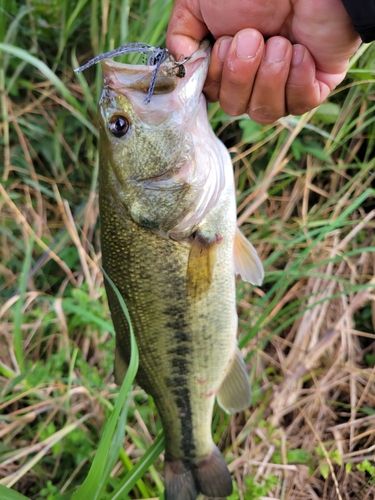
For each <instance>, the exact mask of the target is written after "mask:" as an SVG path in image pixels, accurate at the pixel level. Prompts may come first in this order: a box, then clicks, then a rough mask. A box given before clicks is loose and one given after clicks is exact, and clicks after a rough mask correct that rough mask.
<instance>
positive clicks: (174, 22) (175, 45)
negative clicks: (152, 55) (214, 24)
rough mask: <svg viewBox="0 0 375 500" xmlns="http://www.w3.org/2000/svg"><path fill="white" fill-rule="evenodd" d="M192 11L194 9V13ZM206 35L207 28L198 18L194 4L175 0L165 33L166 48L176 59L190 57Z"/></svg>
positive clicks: (198, 13)
mask: <svg viewBox="0 0 375 500" xmlns="http://www.w3.org/2000/svg"><path fill="white" fill-rule="evenodd" d="M192 9H194V10H195V9H196V12H194V11H193V10H192ZM207 34H208V28H207V26H206V24H205V23H204V22H203V19H202V18H201V16H200V11H199V7H198V5H197V4H196V3H195V2H189V5H187V2H186V0H176V2H175V4H174V7H173V11H172V15H171V18H170V20H169V25H168V31H167V48H168V50H169V51H170V52H171V54H172V55H173V56H174V57H175V58H176V59H178V58H179V57H180V56H181V55H183V56H184V57H187V56H190V55H191V54H192V53H193V52H195V51H196V50H197V49H198V47H199V43H200V41H201V40H203V38H204V37H205V36H206V35H207Z"/></svg>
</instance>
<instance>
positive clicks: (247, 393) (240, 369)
mask: <svg viewBox="0 0 375 500" xmlns="http://www.w3.org/2000/svg"><path fill="white" fill-rule="evenodd" d="M217 401H218V403H219V405H220V406H221V408H223V410H224V411H226V412H227V413H236V412H239V411H243V410H246V408H248V407H249V406H250V404H251V385H250V381H249V376H248V374H247V371H246V366H245V362H244V360H243V358H242V354H241V351H240V350H239V349H238V347H237V348H236V351H235V356H234V358H233V360H232V361H231V365H230V366H229V369H228V372H227V374H226V377H225V379H224V381H223V383H222V384H221V387H220V389H219V391H218V393H217Z"/></svg>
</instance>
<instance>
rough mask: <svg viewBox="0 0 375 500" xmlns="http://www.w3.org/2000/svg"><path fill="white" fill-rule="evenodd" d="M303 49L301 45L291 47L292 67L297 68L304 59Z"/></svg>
mask: <svg viewBox="0 0 375 500" xmlns="http://www.w3.org/2000/svg"><path fill="white" fill-rule="evenodd" d="M304 55H305V49H304V47H302V45H293V55H292V66H299V65H300V64H301V63H302V61H303V58H304Z"/></svg>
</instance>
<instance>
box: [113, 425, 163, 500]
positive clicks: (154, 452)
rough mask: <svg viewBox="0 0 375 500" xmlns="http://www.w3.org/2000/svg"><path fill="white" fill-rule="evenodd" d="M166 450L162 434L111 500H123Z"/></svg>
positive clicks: (125, 478) (126, 477)
mask: <svg viewBox="0 0 375 500" xmlns="http://www.w3.org/2000/svg"><path fill="white" fill-rule="evenodd" d="M163 450H164V434H163V433H162V432H161V433H160V434H159V436H158V437H157V438H156V439H155V441H154V443H153V444H152V446H150V448H149V449H148V450H147V452H146V453H145V454H144V455H143V457H142V458H141V459H140V460H139V462H138V463H137V465H135V466H134V468H133V469H132V470H131V471H130V472H129V473H128V474H126V476H125V477H124V479H123V480H122V481H121V483H120V484H119V485H118V487H117V488H116V490H115V491H114V492H113V493H112V494H111V495H110V496H109V498H110V500H122V498H123V496H124V495H126V494H127V493H129V492H130V491H131V490H132V489H133V488H134V486H135V484H136V483H137V481H138V479H139V478H141V477H142V476H143V474H144V473H145V472H146V471H147V469H148V468H149V467H150V465H152V464H153V463H154V462H155V460H156V459H157V458H158V456H159V455H160V453H162V452H163Z"/></svg>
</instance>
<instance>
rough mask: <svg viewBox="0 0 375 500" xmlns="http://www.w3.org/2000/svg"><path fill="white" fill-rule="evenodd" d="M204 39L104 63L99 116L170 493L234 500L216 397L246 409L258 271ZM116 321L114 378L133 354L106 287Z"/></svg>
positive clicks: (105, 215)
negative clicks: (194, 46) (248, 313)
mask: <svg viewBox="0 0 375 500" xmlns="http://www.w3.org/2000/svg"><path fill="white" fill-rule="evenodd" d="M209 54H210V48H209V45H208V43H204V44H202V45H201V47H200V49H199V50H198V51H197V52H195V53H194V54H193V56H192V57H191V58H190V60H189V61H188V62H187V63H186V64H185V66H184V67H185V70H184V71H183V72H182V71H181V67H180V66H179V67H178V66H176V64H173V61H171V60H167V61H165V62H164V63H163V64H162V65H161V66H160V69H159V71H158V72H157V77H156V80H155V82H154V83H155V86H154V88H153V95H152V98H151V99H150V102H149V103H148V104H146V103H145V97H146V95H148V92H149V87H150V84H151V80H152V75H153V74H154V73H153V69H154V68H153V67H150V66H147V65H127V64H120V63H116V62H113V61H111V60H104V61H103V62H102V67H103V72H104V89H103V93H102V97H101V100H100V105H99V111H100V113H99V115H100V178H99V186H100V188H99V190H100V191H99V194H100V224H101V244H102V254H103V267H104V269H105V270H106V272H107V273H108V275H109V276H110V277H111V278H112V280H113V281H114V283H115V284H116V286H117V288H118V289H119V291H120V293H121V295H122V296H123V298H124V300H125V303H126V305H127V307H128V310H129V313H130V317H131V320H132V323H133V328H134V332H135V335H136V340H137V344H138V348H139V370H138V374H137V381H138V383H139V384H140V385H141V387H142V388H143V389H144V390H145V391H146V392H148V393H149V394H150V395H151V396H152V397H153V398H154V401H155V404H156V406H157V409H158V411H159V414H160V417H161V420H162V424H163V428H164V432H165V444H166V451H165V488H166V492H165V498H166V500H195V499H196V498H197V496H198V495H199V493H203V494H204V495H206V496H208V497H226V496H228V495H230V494H231V492H232V481H231V476H230V473H229V471H228V469H227V466H226V463H225V461H224V459H223V457H222V456H221V454H220V452H219V450H218V448H217V447H216V446H215V444H214V443H213V440H212V436H211V421H212V411H213V405H214V401H215V397H217V399H218V402H219V405H220V406H221V407H222V408H224V410H225V411H227V412H230V413H233V412H237V411H241V410H244V409H245V408H247V407H248V406H249V405H250V400H251V394H250V384H249V379H248V375H247V373H246V368H245V364H244V362H243V359H242V356H241V353H240V351H239V349H238V347H237V340H236V334H237V313H236V302H235V273H237V274H240V275H241V276H242V278H243V279H245V280H247V281H250V282H251V283H253V284H260V283H261V281H262V279H263V268H262V264H261V262H260V260H259V258H258V256H257V254H256V251H255V250H254V248H253V247H252V245H251V244H250V243H249V242H248V241H247V239H246V238H245V237H244V236H243V235H242V234H241V233H240V232H239V231H238V230H237V229H236V201H235V192H234V180H233V170H232V165H231V160H230V157H229V154H228V151H227V150H226V148H225V147H224V145H223V144H222V143H221V142H220V141H219V140H218V139H217V138H216V137H215V135H214V133H213V131H212V129H211V126H210V124H209V121H208V118H207V107H206V102H205V99H204V97H203V95H202V87H203V84H204V81H205V78H206V74H207V70H208V64H209ZM106 289H107V294H108V300H109V305H110V309H111V314H112V319H113V322H114V326H115V330H116V353H115V377H116V381H117V383H121V382H122V380H123V377H124V374H125V373H126V366H127V363H128V361H129V357H130V352H129V351H130V339H129V329H128V324H127V321H126V319H125V317H124V315H123V312H122V310H121V307H120V304H119V302H118V300H117V298H116V295H115V294H114V292H113V290H112V289H111V287H110V286H108V285H107V286H106Z"/></svg>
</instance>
